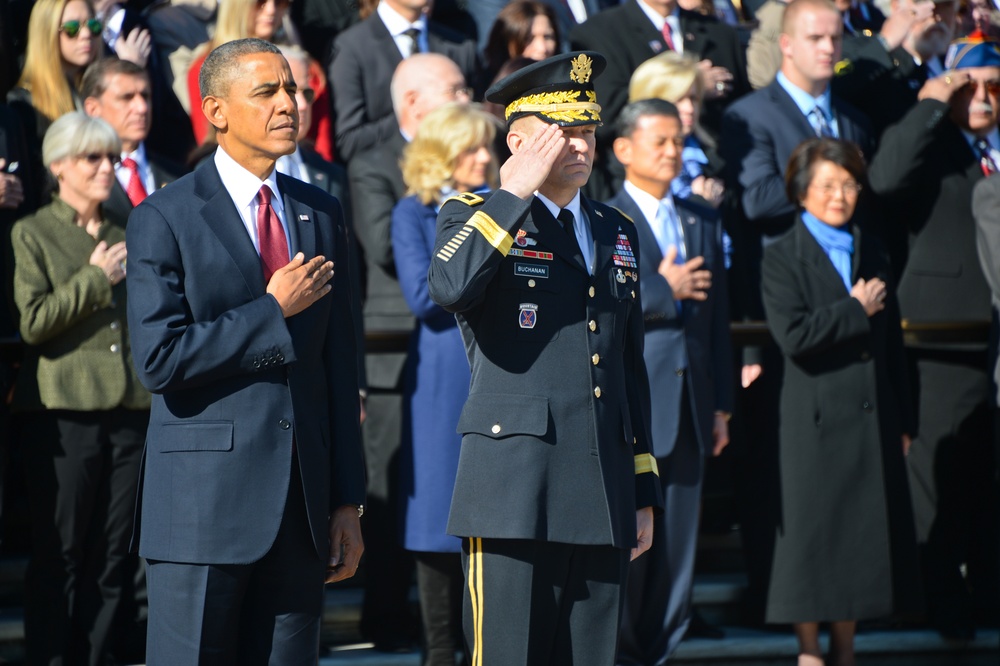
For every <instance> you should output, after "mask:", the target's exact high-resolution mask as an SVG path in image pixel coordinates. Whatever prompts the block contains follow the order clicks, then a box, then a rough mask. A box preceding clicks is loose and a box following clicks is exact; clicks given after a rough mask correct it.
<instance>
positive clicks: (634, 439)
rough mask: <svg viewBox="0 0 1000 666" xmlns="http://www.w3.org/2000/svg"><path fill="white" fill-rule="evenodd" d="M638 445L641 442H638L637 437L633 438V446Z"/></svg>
mask: <svg viewBox="0 0 1000 666" xmlns="http://www.w3.org/2000/svg"><path fill="white" fill-rule="evenodd" d="M638 443H639V440H637V439H636V438H635V437H633V438H632V446H635V445H636V444H638Z"/></svg>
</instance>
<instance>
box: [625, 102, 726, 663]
mask: <svg viewBox="0 0 1000 666" xmlns="http://www.w3.org/2000/svg"><path fill="white" fill-rule="evenodd" d="M617 124H618V135H619V136H618V138H617V139H616V140H615V155H616V156H617V157H618V160H619V161H620V162H621V163H622V165H623V166H624V167H625V186H624V188H623V189H622V191H621V192H619V193H618V195H617V196H615V198H614V199H612V200H611V201H609V202H608V203H609V204H611V205H612V206H615V207H616V208H618V209H619V210H621V211H622V212H623V213H625V214H626V215H628V216H629V217H631V218H632V220H633V221H634V222H635V228H636V232H637V234H638V236H639V248H640V249H641V251H642V260H641V261H640V262H639V275H640V276H641V279H640V280H639V285H640V287H641V288H642V309H643V320H644V323H645V330H646V341H645V350H644V352H643V356H644V359H645V362H646V372H647V374H648V375H649V394H650V399H651V401H652V404H653V405H655V406H656V408H655V409H654V410H652V429H651V432H650V434H651V436H652V442H653V446H652V449H653V455H654V456H655V457H656V462H657V465H658V466H659V468H660V484H661V487H662V489H663V499H664V510H663V512H662V513H659V514H657V515H656V516H655V517H654V523H653V525H654V529H653V545H652V547H651V548H650V551H649V554H648V555H647V556H646V557H643V558H641V559H639V560H636V561H635V562H634V563H633V564H632V566H631V569H630V571H629V581H628V594H627V597H626V605H625V615H624V617H623V620H622V634H621V642H620V643H619V647H618V663H630V664H633V663H634V664H662V663H665V662H666V660H667V659H668V658H669V657H670V655H671V654H673V651H674V650H675V649H676V648H677V645H678V644H679V643H680V641H681V639H682V638H683V637H684V634H685V632H686V631H687V629H688V626H689V623H690V619H691V610H692V606H691V588H692V583H693V582H694V560H695V545H696V543H697V541H698V517H699V513H700V508H701V482H702V478H703V474H704V468H705V462H704V460H705V458H706V457H707V456H712V455H719V454H720V453H721V452H722V449H723V448H724V447H725V446H726V445H727V444H728V443H729V423H728V421H729V416H730V414H731V413H732V410H733V407H732V403H733V387H732V348H731V344H730V337H729V302H728V293H727V291H726V273H725V269H724V267H723V252H722V225H721V223H720V221H719V219H718V214H717V213H716V212H715V211H714V210H713V209H711V208H708V207H706V206H701V205H698V204H696V203H693V202H691V201H686V200H684V199H677V198H674V197H673V196H672V195H671V194H670V182H671V181H672V180H673V179H674V178H675V177H676V176H677V174H678V173H679V171H680V165H681V149H682V148H683V145H684V137H683V135H682V134H681V122H680V117H679V115H678V112H677V108H676V107H675V106H674V105H673V104H671V103H670V102H666V101H663V100H659V99H653V100H642V101H639V102H633V103H631V104H629V105H628V106H626V107H625V108H624V109H622V112H621V113H620V114H619V116H618V121H617Z"/></svg>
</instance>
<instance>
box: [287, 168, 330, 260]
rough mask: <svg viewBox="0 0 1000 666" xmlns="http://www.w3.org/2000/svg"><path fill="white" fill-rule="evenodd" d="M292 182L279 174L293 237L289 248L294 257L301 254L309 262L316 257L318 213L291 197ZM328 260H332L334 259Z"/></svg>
mask: <svg viewBox="0 0 1000 666" xmlns="http://www.w3.org/2000/svg"><path fill="white" fill-rule="evenodd" d="M290 182H291V178H288V177H287V176H285V175H284V174H278V187H279V188H280V189H281V200H282V202H283V203H284V205H285V221H286V222H287V223H288V233H289V234H290V235H291V238H290V239H289V248H290V249H291V255H292V256H293V257H294V256H295V253H296V252H301V253H302V254H303V255H305V260H306V261H309V260H310V259H312V258H313V257H315V256H316V227H315V219H316V211H315V210H313V209H312V207H310V206H307V205H306V204H304V203H301V202H299V201H296V200H295V199H293V198H292V197H290V196H289V193H288V188H289V185H290ZM327 258H328V259H332V257H327ZM335 270H336V269H335Z"/></svg>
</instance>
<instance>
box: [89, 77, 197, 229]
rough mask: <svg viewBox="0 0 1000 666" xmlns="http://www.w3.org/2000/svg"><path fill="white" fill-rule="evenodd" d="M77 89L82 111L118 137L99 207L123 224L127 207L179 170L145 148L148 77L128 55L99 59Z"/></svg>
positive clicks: (149, 112)
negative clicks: (110, 181)
mask: <svg viewBox="0 0 1000 666" xmlns="http://www.w3.org/2000/svg"><path fill="white" fill-rule="evenodd" d="M80 94H81V96H82V97H83V98H84V102H83V108H84V111H86V112H87V115H89V116H94V117H95V118H101V119H102V120H105V121H107V122H108V124H109V125H111V126H112V127H114V128H115V132H116V133H117V134H118V138H119V139H121V142H122V155H121V162H119V163H118V164H117V165H116V166H115V179H116V181H117V182H116V184H115V186H114V187H112V188H111V196H109V197H108V200H107V201H106V202H104V212H105V213H107V214H108V216H109V217H110V218H111V219H113V220H115V221H116V222H117V223H118V224H120V225H122V226H125V222H126V221H127V220H128V216H129V215H130V214H131V213H132V209H133V208H135V207H136V206H138V205H139V204H140V203H141V202H142V200H143V199H145V198H146V197H147V196H149V195H150V194H152V193H153V192H154V191H156V190H158V189H160V188H161V187H164V186H165V185H166V184H167V183H172V182H173V181H175V180H177V179H178V178H180V177H181V176H182V175H183V174H184V172H185V169H184V168H183V167H182V166H180V165H178V164H174V163H173V162H171V161H170V160H167V159H164V158H162V157H160V156H158V155H155V154H153V153H151V152H149V151H147V150H146V145H145V141H146V137H147V136H148V135H149V130H150V127H151V121H152V105H151V104H150V95H151V92H150V88H149V76H148V74H147V73H146V70H145V69H143V68H142V67H140V66H138V65H136V64H135V63H133V62H130V61H128V60H119V59H118V58H114V57H111V58H101V59H100V60H98V61H97V62H95V63H94V64H92V65H91V66H90V67H88V68H87V72H86V74H85V75H84V77H83V82H82V84H81V86H80Z"/></svg>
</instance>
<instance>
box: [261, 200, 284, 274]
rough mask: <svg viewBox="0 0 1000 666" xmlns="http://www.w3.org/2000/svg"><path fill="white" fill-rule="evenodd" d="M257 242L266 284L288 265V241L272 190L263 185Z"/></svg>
mask: <svg viewBox="0 0 1000 666" xmlns="http://www.w3.org/2000/svg"><path fill="white" fill-rule="evenodd" d="M257 241H258V243H259V244H260V263H261V265H262V266H263V268H264V282H265V284H266V283H268V282H270V281H271V276H272V275H274V272H275V271H276V270H278V269H279V268H281V267H282V266H284V265H286V264H287V263H288V240H287V239H286V238H285V230H284V229H283V228H282V226H281V220H279V219H278V214H277V213H275V212H274V208H273V207H272V206H271V188H270V187H268V186H267V185H262V186H261V188H260V192H259V193H258V194H257Z"/></svg>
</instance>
